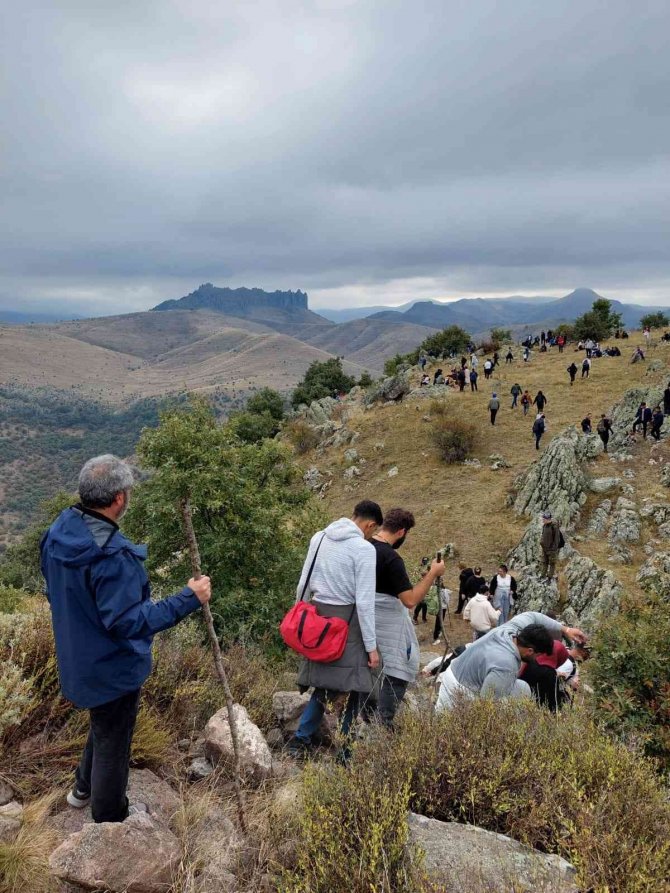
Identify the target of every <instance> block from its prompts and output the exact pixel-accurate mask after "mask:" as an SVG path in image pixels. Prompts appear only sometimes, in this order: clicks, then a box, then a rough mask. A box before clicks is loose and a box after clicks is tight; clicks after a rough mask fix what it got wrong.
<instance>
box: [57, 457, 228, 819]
mask: <svg viewBox="0 0 670 893" xmlns="http://www.w3.org/2000/svg"><path fill="white" fill-rule="evenodd" d="M132 486H133V473H132V470H131V469H130V467H129V466H128V465H127V464H126V463H125V462H122V461H121V460H120V459H117V458H116V457H115V456H111V455H106V456H98V457H96V458H94V459H90V460H89V461H88V462H87V463H86V464H85V465H84V467H83V468H82V470H81V473H80V475H79V498H80V502H79V503H78V504H77V505H74V506H71V507H70V508H68V509H65V511H63V512H61V514H60V515H59V516H58V518H57V519H56V520H55V521H54V523H53V524H52V525H51V527H50V528H49V529H48V530H47V532H46V533H45V534H44V536H43V537H42V541H41V543H40V555H41V566H42V573H43V575H44V579H45V580H46V593H47V598H48V599H49V604H50V606H51V620H52V625H53V631H54V638H55V641H56V657H57V660H58V671H59V676H60V684H61V689H62V692H63V695H64V696H65V697H66V698H67V699H68V700H70V701H72V703H73V704H75V706H77V707H81V708H84V709H87V710H88V711H89V714H90V730H89V735H88V740H87V742H86V746H85V748H84V752H83V754H82V758H81V762H80V764H79V767H78V769H77V771H76V773H75V785H74V787H73V789H72V790H71V791H70V793H69V794H68V797H67V801H68V803H69V804H70V806H74V807H77V808H81V807H84V806H86V805H87V804H88V803H90V804H91V813H92V816H93V820H94V821H95V822H122V821H123V820H124V819H125V818H127V816H128V815H129V812H132V811H146V807H144V806H143V805H142V804H139V805H138V806H137V807H131V808H129V804H128V798H127V796H126V787H127V784H128V767H129V760H130V745H131V741H132V737H133V731H134V728H135V720H136V718H137V711H138V707H139V700H140V691H141V688H142V685H143V683H144V681H145V680H146V678H147V676H148V675H149V673H150V672H151V644H152V641H153V637H154V635H155V634H156V633H158V632H160V631H161V630H164V629H169V628H170V627H171V626H175V624H177V623H179V621H180V620H183V618H184V617H186V616H187V615H189V614H191V613H193V612H194V611H196V610H197V609H198V608H199V607H200V606H201V605H203V604H205V603H206V602H208V601H209V599H210V597H211V584H210V580H209V577H200V578H199V579H198V580H195V579H191V580H189V581H188V584H187V585H186V586H185V587H184V588H183V589H182V590H181V592H179V593H177V594H176V595H171V596H169V597H168V598H165V599H163V600H162V601H158V602H153V601H152V600H151V589H150V586H149V579H148V577H147V573H146V571H145V569H144V561H145V559H146V557H147V553H146V547H145V546H138V545H135V544H134V543H132V542H130V540H128V539H126V537H125V536H123V534H122V533H121V532H120V530H119V525H118V522H119V520H120V519H121V518H122V517H123V515H124V513H125V511H126V509H127V507H128V501H129V498H130V491H131V489H132Z"/></svg>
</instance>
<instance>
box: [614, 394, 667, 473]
mask: <svg viewBox="0 0 670 893" xmlns="http://www.w3.org/2000/svg"><path fill="white" fill-rule="evenodd" d="M643 400H644V401H645V402H646V403H647V405H651V406H656V404H657V403H663V389H662V388H659V387H651V388H631V389H630V390H628V391H626V393H625V394H624V395H623V397H622V398H621V400H619V402H618V403H617V404H616V405H615V406H614V408H613V409H612V412H611V413H610V419H611V420H612V436H611V438H610V452H612V453H614V452H623V453H624V454H626V452H627V450H626V447H627V446H628V444H629V442H630V432H631V429H632V427H633V422H634V421H635V413H636V412H637V408H638V406H639V405H640V403H641V402H642V401H643ZM627 458H631V457H630V456H627Z"/></svg>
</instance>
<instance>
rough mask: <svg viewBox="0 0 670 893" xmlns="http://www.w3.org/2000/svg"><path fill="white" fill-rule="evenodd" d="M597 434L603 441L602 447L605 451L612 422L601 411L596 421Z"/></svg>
mask: <svg viewBox="0 0 670 893" xmlns="http://www.w3.org/2000/svg"><path fill="white" fill-rule="evenodd" d="M597 430H598V435H599V437H600V439H601V440H602V442H603V449H604V451H605V452H607V444H608V443H609V439H610V434H611V433H612V422H611V420H610V419H608V418H607V416H606V415H605V414H604V413H603V414H602V415H601V416H600V421H599V422H598V429H597Z"/></svg>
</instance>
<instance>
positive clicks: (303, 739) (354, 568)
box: [288, 499, 383, 756]
mask: <svg viewBox="0 0 670 893" xmlns="http://www.w3.org/2000/svg"><path fill="white" fill-rule="evenodd" d="M382 521H383V516H382V510H381V509H380V508H379V506H378V505H377V503H376V502H372V501H371V500H369V499H366V500H363V501H362V502H359V503H358V505H356V506H355V508H354V514H353V517H352V518H351V519H349V518H340V519H339V520H337V521H334V522H333V523H332V524H329V525H328V527H326V529H325V530H322V531H319V532H318V533H315V534H314V536H313V537H312V540H311V542H310V545H309V549H308V551H307V557H306V558H305V563H304V565H303V569H302V574H301V575H300V582H299V583H298V588H297V598H298V599H300V598H301V597H302V593H303V590H304V588H305V584H306V583H307V580H308V578H309V591H310V593H311V595H312V601H313V602H314V605H315V606H316V610H317V612H318V614H319V615H320V616H322V617H340V618H342V619H344V620H346V621H347V622H348V623H349V634H348V637H347V645H346V648H345V650H344V653H343V655H342V657H340V658H339V659H338V660H336V661H331V662H329V663H319V662H317V661H312V660H308V659H307V658H303V661H302V664H301V666H300V670H299V672H298V686H299V687H300V688H301V690H303V691H306V690H307V689H308V688H314V692H313V694H312V697H311V699H310V701H309V703H308V704H307V706H306V707H305V710H304V711H303V714H302V716H301V718H300V724H299V726H298V729H297V731H296V733H295V735H294V736H293V738H292V739H291V741H290V742H289V745H288V752H289V753H290V754H292V755H294V756H298V755H303V754H304V753H305V752H307V751H309V749H310V748H311V746H312V738H313V736H314V735H315V734H316V732H317V731H318V729H319V726H320V725H321V720H322V719H323V714H324V712H325V709H326V704H327V703H329V702H336V703H339V702H341V701H342V700H343V695H345V694H348V699H347V705H346V709H345V710H344V713H343V715H342V721H341V730H342V732H343V734H344V735H345V736H348V734H349V730H350V728H351V724H352V723H353V721H354V719H355V718H356V716H357V715H358V711H359V700H360V699H359V695H360V694H367V693H369V692H370V691H371V689H372V675H371V673H370V671H371V670H376V669H377V667H378V666H379V654H378V652H377V638H376V634H375V582H376V564H377V556H376V552H375V550H374V547H373V546H372V544H371V543H369V542H368V540H369V539H370V538H371V536H372V535H373V534H374V533H375V532H376V530H377V528H378V527H379V526H380V525H381V524H382ZM312 563H313V568H312ZM310 568H312V573H311V576H310V575H309V574H310Z"/></svg>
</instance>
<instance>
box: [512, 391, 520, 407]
mask: <svg viewBox="0 0 670 893" xmlns="http://www.w3.org/2000/svg"><path fill="white" fill-rule="evenodd" d="M518 396H519V395H518V394H512V409H515V408H516V401H517V398H518Z"/></svg>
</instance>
